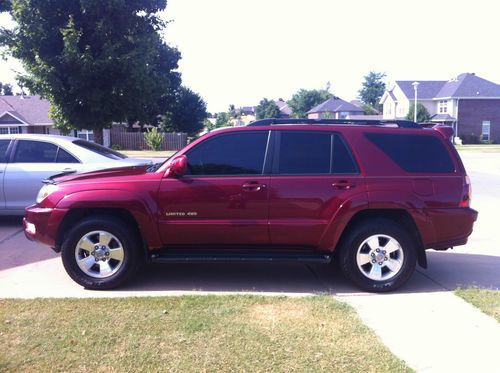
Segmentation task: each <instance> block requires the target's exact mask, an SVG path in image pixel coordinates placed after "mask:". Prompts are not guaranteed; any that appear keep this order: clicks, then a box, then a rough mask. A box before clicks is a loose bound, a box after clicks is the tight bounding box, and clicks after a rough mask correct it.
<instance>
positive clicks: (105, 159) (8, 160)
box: [0, 134, 150, 215]
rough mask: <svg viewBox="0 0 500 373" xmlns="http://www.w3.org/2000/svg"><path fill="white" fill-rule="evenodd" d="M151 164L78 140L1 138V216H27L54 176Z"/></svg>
mask: <svg viewBox="0 0 500 373" xmlns="http://www.w3.org/2000/svg"><path fill="white" fill-rule="evenodd" d="M149 163H150V161H148V160H144V159H134V158H128V157H127V156H125V155H123V154H121V153H119V152H117V151H114V150H112V149H108V148H106V147H104V146H101V145H98V144H95V143H93V142H89V141H86V140H82V139H79V138H75V137H66V136H54V135H25V134H18V135H0V215H24V208H25V207H26V206H29V205H31V204H33V203H34V202H35V199H36V196H37V193H38V191H39V189H40V188H41V186H42V180H43V179H46V178H48V177H50V176H53V175H55V174H60V173H64V172H68V173H71V172H86V171H92V170H98V169H105V168H115V167H124V166H138V165H145V164H149Z"/></svg>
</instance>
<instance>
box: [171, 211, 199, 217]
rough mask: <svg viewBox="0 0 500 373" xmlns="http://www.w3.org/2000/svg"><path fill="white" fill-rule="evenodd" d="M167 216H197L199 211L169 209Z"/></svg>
mask: <svg viewBox="0 0 500 373" xmlns="http://www.w3.org/2000/svg"><path fill="white" fill-rule="evenodd" d="M165 215H166V216H197V215H198V213H197V212H196V211H188V212H184V211H167V212H166V213H165Z"/></svg>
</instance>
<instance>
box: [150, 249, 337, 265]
mask: <svg viewBox="0 0 500 373" xmlns="http://www.w3.org/2000/svg"><path fill="white" fill-rule="evenodd" d="M151 261H152V262H154V263H207V262H208V263H226V262H314V263H329V262H330V261H331V255H328V254H322V253H267V254H266V253H253V254H252V253H234V252H233V253H200V252H196V253H189V252H185V251H184V252H168V251H167V252H164V253H154V254H152V255H151Z"/></svg>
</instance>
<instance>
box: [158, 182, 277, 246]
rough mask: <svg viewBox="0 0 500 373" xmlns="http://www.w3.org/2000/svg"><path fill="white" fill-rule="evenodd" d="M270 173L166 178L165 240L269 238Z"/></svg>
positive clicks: (222, 241) (170, 242) (258, 240)
mask: <svg viewBox="0 0 500 373" xmlns="http://www.w3.org/2000/svg"><path fill="white" fill-rule="evenodd" d="M268 185H269V176H260V175H259V176H253V177H251V176H250V177H249V176H244V177H241V176H238V177H224V178H221V177H198V178H197V177H184V178H181V179H164V180H163V181H162V184H161V187H160V192H159V201H160V213H161V214H162V215H161V217H160V219H159V222H160V232H161V237H162V241H163V242H164V243H165V244H167V245H260V244H267V243H268V242H269V230H268V215H269V214H268Z"/></svg>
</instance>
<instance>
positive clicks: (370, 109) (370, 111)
mask: <svg viewBox="0 0 500 373" xmlns="http://www.w3.org/2000/svg"><path fill="white" fill-rule="evenodd" d="M361 108H362V109H363V111H364V112H365V114H366V115H377V114H380V111H379V110H377V109H375V108H374V107H373V106H371V105H370V104H365V103H363V104H362V105H361Z"/></svg>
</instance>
